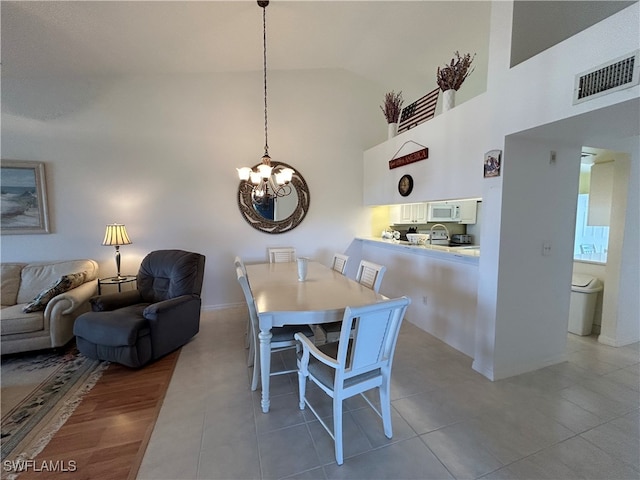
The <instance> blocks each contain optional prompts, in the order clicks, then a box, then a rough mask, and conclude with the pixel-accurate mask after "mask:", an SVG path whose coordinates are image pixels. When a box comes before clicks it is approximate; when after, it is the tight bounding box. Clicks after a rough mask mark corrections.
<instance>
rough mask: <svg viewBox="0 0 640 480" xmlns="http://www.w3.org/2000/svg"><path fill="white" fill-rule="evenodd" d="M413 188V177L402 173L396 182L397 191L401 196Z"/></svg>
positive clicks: (407, 193) (404, 195)
mask: <svg viewBox="0 0 640 480" xmlns="http://www.w3.org/2000/svg"><path fill="white" fill-rule="evenodd" d="M411 190H413V178H412V177H411V175H403V176H402V178H400V181H399V182H398V192H399V193H400V195H402V196H403V197H406V196H407V195H409V194H410V193H411Z"/></svg>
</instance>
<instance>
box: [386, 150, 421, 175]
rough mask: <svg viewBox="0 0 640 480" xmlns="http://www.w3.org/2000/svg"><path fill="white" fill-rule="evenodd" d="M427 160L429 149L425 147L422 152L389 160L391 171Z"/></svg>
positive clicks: (417, 151) (418, 151)
mask: <svg viewBox="0 0 640 480" xmlns="http://www.w3.org/2000/svg"><path fill="white" fill-rule="evenodd" d="M427 158H429V149H428V148H426V147H425V148H422V149H420V150H416V151H415V152H412V153H408V154H407V155H402V156H401V157H398V158H393V159H391V160H389V170H391V169H392V168H398V167H402V166H404V165H409V164H410V163H415V162H419V161H420V160H425V159H427Z"/></svg>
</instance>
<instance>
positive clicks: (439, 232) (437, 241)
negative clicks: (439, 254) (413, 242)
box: [429, 223, 449, 245]
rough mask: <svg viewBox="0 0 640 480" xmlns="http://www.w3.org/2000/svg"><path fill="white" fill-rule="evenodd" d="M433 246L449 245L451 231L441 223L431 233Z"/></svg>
mask: <svg viewBox="0 0 640 480" xmlns="http://www.w3.org/2000/svg"><path fill="white" fill-rule="evenodd" d="M429 243H430V244H431V245H449V229H448V228H447V227H445V226H444V225H442V224H441V223H436V224H435V225H434V226H432V227H431V230H430V231H429Z"/></svg>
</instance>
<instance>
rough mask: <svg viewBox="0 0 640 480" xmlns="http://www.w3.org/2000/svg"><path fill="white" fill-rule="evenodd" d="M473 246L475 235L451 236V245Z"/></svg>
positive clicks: (459, 234) (458, 234)
mask: <svg viewBox="0 0 640 480" xmlns="http://www.w3.org/2000/svg"><path fill="white" fill-rule="evenodd" d="M471 244H473V235H466V234H461V233H454V234H453V235H451V245H452V246H458V245H471Z"/></svg>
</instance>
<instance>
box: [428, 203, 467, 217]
mask: <svg viewBox="0 0 640 480" xmlns="http://www.w3.org/2000/svg"><path fill="white" fill-rule="evenodd" d="M427 221H428V222H459V221H460V205H458V204H457V203H448V202H446V203H429V205H428V208H427Z"/></svg>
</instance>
